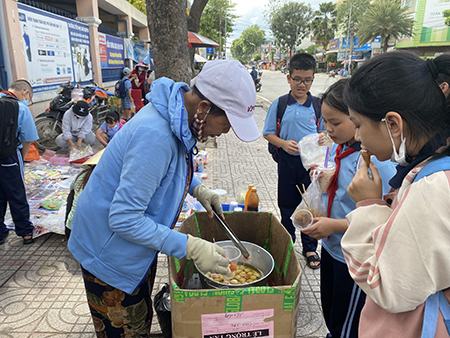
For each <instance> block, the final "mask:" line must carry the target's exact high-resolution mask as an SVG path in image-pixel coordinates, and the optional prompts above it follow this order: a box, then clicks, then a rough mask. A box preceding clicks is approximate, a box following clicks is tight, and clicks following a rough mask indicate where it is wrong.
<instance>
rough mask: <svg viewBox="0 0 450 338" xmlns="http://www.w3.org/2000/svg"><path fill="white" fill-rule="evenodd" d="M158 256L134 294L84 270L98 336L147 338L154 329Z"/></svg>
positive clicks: (87, 294) (106, 337) (88, 297)
mask: <svg viewBox="0 0 450 338" xmlns="http://www.w3.org/2000/svg"><path fill="white" fill-rule="evenodd" d="M157 262H158V259H157V256H156V257H155V260H154V261H153V263H152V265H151V267H150V271H149V273H148V275H147V277H146V278H145V279H144V280H143V281H142V283H141V285H139V287H138V288H137V289H136V290H134V292H133V293H132V294H128V293H126V292H123V291H122V290H119V289H116V288H114V287H113V286H111V285H108V284H107V283H105V282H103V281H101V280H100V279H98V278H97V277H95V276H94V275H93V274H91V273H90V272H89V271H87V270H85V269H83V267H81V272H82V276H83V280H84V286H85V288H86V297H87V301H88V305H89V309H90V311H91V316H92V320H93V323H94V328H95V333H96V335H97V337H102V338H116V337H148V336H149V335H150V331H151V328H152V319H153V306H152V299H151V294H152V290H153V285H154V284H155V277H156V267H157Z"/></svg>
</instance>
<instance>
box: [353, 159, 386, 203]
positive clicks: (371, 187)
mask: <svg viewBox="0 0 450 338" xmlns="http://www.w3.org/2000/svg"><path fill="white" fill-rule="evenodd" d="M370 170H371V174H372V175H371V176H372V178H370V177H369V173H368V171H369V168H368V167H367V164H366V162H365V161H361V164H360V167H359V169H358V171H357V172H356V175H355V176H354V177H353V180H352V182H351V183H350V185H349V187H348V194H349V195H350V197H351V198H352V199H353V200H354V201H355V202H356V203H358V202H361V201H364V200H369V199H381V198H382V194H383V185H382V181H381V176H380V173H379V172H378V169H377V167H376V166H375V165H374V164H373V163H370Z"/></svg>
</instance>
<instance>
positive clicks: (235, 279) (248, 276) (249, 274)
mask: <svg viewBox="0 0 450 338" xmlns="http://www.w3.org/2000/svg"><path fill="white" fill-rule="evenodd" d="M206 276H207V277H208V278H210V279H212V280H213V281H215V282H218V283H222V284H225V285H230V284H233V285H239V284H247V283H253V282H254V281H257V280H258V279H260V278H261V272H260V271H259V270H258V269H256V268H254V267H252V266H250V265H248V264H242V263H238V264H237V265H236V270H234V271H232V276H231V277H225V276H224V275H221V274H219V273H211V272H208V273H207V274H206Z"/></svg>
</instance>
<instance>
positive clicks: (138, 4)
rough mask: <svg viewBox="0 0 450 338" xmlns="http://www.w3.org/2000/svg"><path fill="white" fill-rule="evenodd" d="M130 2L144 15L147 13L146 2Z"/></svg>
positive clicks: (130, 0)
mask: <svg viewBox="0 0 450 338" xmlns="http://www.w3.org/2000/svg"><path fill="white" fill-rule="evenodd" d="M128 2H129V3H130V4H132V5H133V6H134V7H136V8H137V9H139V10H140V11H141V12H142V13H147V5H146V3H145V0H128Z"/></svg>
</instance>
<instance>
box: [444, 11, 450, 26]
mask: <svg viewBox="0 0 450 338" xmlns="http://www.w3.org/2000/svg"><path fill="white" fill-rule="evenodd" d="M443 14H444V18H445V24H446V25H447V26H450V9H446V10H445V11H444V13H443Z"/></svg>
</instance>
